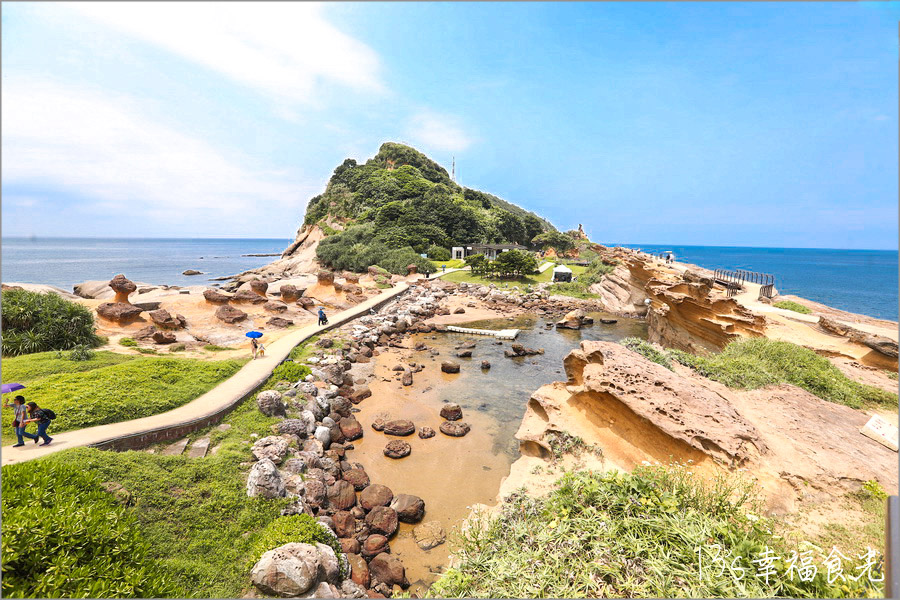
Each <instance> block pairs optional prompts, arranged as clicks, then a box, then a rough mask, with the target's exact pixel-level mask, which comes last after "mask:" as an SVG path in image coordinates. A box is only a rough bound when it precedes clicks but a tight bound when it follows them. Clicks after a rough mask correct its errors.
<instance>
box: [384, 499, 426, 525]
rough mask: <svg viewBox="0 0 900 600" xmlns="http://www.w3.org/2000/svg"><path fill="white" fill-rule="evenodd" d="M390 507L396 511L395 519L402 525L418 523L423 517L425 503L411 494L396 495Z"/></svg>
mask: <svg viewBox="0 0 900 600" xmlns="http://www.w3.org/2000/svg"><path fill="white" fill-rule="evenodd" d="M390 507H391V508H393V509H394V510H396V511H397V518H398V519H400V520H401V521H403V522H404V523H418V522H419V521H421V520H422V517H424V516H425V501H424V500H422V499H421V498H419V497H418V496H413V495H412V494H398V495H397V496H395V497H394V501H393V502H391V504H390Z"/></svg>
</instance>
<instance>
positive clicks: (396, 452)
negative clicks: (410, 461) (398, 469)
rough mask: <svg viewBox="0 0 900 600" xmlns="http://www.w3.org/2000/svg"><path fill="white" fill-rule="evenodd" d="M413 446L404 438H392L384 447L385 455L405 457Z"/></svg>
mask: <svg viewBox="0 0 900 600" xmlns="http://www.w3.org/2000/svg"><path fill="white" fill-rule="evenodd" d="M410 452H412V446H410V445H409V444H408V443H406V442H404V441H403V440H392V441H390V442H388V443H387V445H386V446H385V447H384V455H385V456H387V457H388V458H403V457H404V456H409V453H410Z"/></svg>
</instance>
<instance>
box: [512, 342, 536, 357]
mask: <svg viewBox="0 0 900 600" xmlns="http://www.w3.org/2000/svg"><path fill="white" fill-rule="evenodd" d="M543 353H544V349H543V348H540V349H538V350H535V349H534V348H526V347H525V346H523V345H522V344H512V345H511V346H510V350H504V351H503V354H504V355H505V356H506V357H507V358H515V357H518V356H534V355H536V354H543Z"/></svg>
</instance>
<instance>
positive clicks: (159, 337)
mask: <svg viewBox="0 0 900 600" xmlns="http://www.w3.org/2000/svg"><path fill="white" fill-rule="evenodd" d="M153 341H154V342H156V343H157V344H174V343H175V341H176V339H175V334H174V333H172V332H171V331H154V332H153Z"/></svg>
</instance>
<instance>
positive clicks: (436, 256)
mask: <svg viewBox="0 0 900 600" xmlns="http://www.w3.org/2000/svg"><path fill="white" fill-rule="evenodd" d="M425 253H426V254H428V258H430V259H431V260H440V261H445V260H450V250H448V249H447V248H444V247H443V246H437V245H435V244H432V245H431V246H428V249H427V250H426V251H425Z"/></svg>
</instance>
